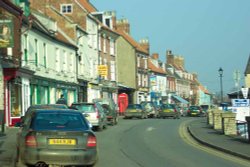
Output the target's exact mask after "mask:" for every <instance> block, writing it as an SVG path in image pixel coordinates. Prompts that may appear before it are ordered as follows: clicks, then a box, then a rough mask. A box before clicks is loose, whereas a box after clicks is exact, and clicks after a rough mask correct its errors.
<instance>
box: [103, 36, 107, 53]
mask: <svg viewBox="0 0 250 167" xmlns="http://www.w3.org/2000/svg"><path fill="white" fill-rule="evenodd" d="M106 41H107V40H106V38H105V37H103V52H104V53H106V52H107V48H106V47H107V46H106Z"/></svg>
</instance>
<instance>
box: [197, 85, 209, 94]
mask: <svg viewBox="0 0 250 167" xmlns="http://www.w3.org/2000/svg"><path fill="white" fill-rule="evenodd" d="M199 89H200V90H201V91H202V92H204V93H205V94H209V91H208V90H207V89H206V88H205V87H204V86H203V85H199Z"/></svg>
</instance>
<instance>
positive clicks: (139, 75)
mask: <svg viewBox="0 0 250 167" xmlns="http://www.w3.org/2000/svg"><path fill="white" fill-rule="evenodd" d="M137 76H138V86H141V74H137Z"/></svg>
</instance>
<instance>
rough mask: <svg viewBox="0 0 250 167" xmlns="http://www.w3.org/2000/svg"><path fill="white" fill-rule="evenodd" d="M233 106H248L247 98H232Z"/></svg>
mask: <svg viewBox="0 0 250 167" xmlns="http://www.w3.org/2000/svg"><path fill="white" fill-rule="evenodd" d="M232 105H233V107H248V106H249V99H232Z"/></svg>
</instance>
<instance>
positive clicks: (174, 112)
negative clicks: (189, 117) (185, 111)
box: [159, 104, 181, 119]
mask: <svg viewBox="0 0 250 167" xmlns="http://www.w3.org/2000/svg"><path fill="white" fill-rule="evenodd" d="M180 116H181V113H180V112H179V110H178V109H177V106H176V105H175V104H162V105H161V106H160V112H159V117H160V118H167V117H173V118H175V119H176V118H178V119H179V118H180Z"/></svg>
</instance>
